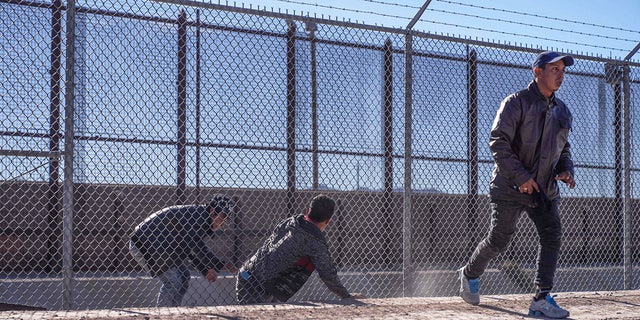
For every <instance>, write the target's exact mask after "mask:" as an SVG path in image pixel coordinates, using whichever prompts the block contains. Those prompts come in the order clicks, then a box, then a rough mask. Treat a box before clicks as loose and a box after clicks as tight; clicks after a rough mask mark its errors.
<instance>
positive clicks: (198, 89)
mask: <svg viewBox="0 0 640 320" xmlns="http://www.w3.org/2000/svg"><path fill="white" fill-rule="evenodd" d="M196 21H197V24H198V25H197V27H196V119H195V121H196V141H195V143H196V160H195V161H196V164H195V166H196V169H195V170H196V172H195V174H196V190H195V191H196V203H198V204H200V148H201V146H200V103H201V100H200V93H201V89H200V82H201V78H200V9H198V10H196Z"/></svg>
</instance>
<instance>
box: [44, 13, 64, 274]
mask: <svg viewBox="0 0 640 320" xmlns="http://www.w3.org/2000/svg"><path fill="white" fill-rule="evenodd" d="M61 60H62V1H61V0H55V1H54V3H53V12H52V13H51V70H50V74H51V86H50V90H51V92H50V95H49V101H50V106H49V152H51V153H52V154H53V153H56V152H60V104H61V103H60V102H61V101H60V91H61V82H60V81H61V79H60V78H61V71H60V69H61V64H62V61H61ZM47 198H48V200H49V201H48V202H47V212H48V216H47V219H48V221H47V223H48V228H49V236H48V239H47V256H46V258H45V261H44V263H45V264H46V265H44V270H45V271H46V272H50V271H53V270H58V271H59V270H60V265H59V262H57V261H56V256H57V252H58V250H59V249H58V248H57V243H58V236H59V233H57V232H56V229H57V228H58V219H59V216H60V203H61V199H60V158H59V157H49V189H48V194H47Z"/></svg>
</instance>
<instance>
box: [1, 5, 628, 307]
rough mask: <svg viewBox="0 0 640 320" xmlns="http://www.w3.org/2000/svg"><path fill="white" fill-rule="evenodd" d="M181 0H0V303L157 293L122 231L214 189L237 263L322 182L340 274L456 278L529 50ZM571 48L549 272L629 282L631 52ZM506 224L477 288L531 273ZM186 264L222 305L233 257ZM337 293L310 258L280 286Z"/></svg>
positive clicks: (227, 300)
mask: <svg viewBox="0 0 640 320" xmlns="http://www.w3.org/2000/svg"><path fill="white" fill-rule="evenodd" d="M175 2H176V3H173V4H172V3H168V2H153V1H136V2H124V1H122V2H114V1H105V2H103V1H89V0H87V1H75V2H74V1H69V2H67V3H63V2H61V1H60V0H54V1H53V2H32V1H15V0H3V1H0V21H1V22H0V29H1V30H2V34H3V37H2V40H0V43H1V48H2V55H1V58H0V70H2V71H1V72H0V80H1V82H0V83H1V84H0V100H1V101H2V104H3V106H4V107H3V108H2V110H1V111H0V114H1V117H0V119H1V126H0V141H1V145H2V147H1V148H0V166H1V168H2V170H0V189H1V192H0V197H1V207H0V261H1V263H2V264H1V265H2V270H0V302H2V303H11V304H24V305H28V306H33V307H42V308H46V309H97V308H119V307H145V306H153V305H155V299H156V295H157V292H158V288H159V286H160V282H159V280H157V279H155V278H151V277H149V275H148V274H147V273H145V272H144V271H143V270H142V269H141V268H140V267H139V266H138V265H137V263H135V261H133V259H132V257H131V256H130V255H129V252H128V241H129V234H130V233H131V231H132V230H133V228H134V227H135V226H136V225H138V224H139V223H140V222H141V221H143V220H144V219H145V217H146V216H148V215H149V214H151V213H152V212H154V211H157V210H159V209H161V208H164V207H167V206H171V205H176V204H206V203H208V201H209V200H210V197H211V196H212V195H213V194H215V193H225V194H227V195H229V196H231V197H233V198H234V200H235V201H236V203H237V204H238V211H239V212H240V214H239V216H238V217H236V218H235V219H234V220H233V221H230V223H228V225H227V226H226V228H224V230H221V231H219V232H218V233H217V234H216V235H215V237H212V238H211V239H210V240H209V242H208V245H210V248H211V249H212V250H213V251H215V252H216V253H217V254H218V255H219V256H220V257H221V258H224V259H226V260H229V261H233V262H234V263H235V264H236V265H238V266H239V265H240V264H241V263H242V262H243V261H245V260H246V259H247V258H248V257H250V256H251V254H252V253H253V252H254V251H255V250H256V249H257V248H258V247H259V246H260V245H261V243H262V241H264V239H265V238H266V237H267V236H268V234H269V233H270V232H271V230H272V229H273V227H274V226H275V225H276V223H277V222H278V221H280V220H281V219H283V218H285V217H288V216H291V215H294V214H298V213H302V212H303V211H304V209H305V207H306V205H307V204H308V202H309V200H310V199H311V198H312V197H313V196H315V195H317V194H319V193H325V194H328V195H329V196H331V197H333V198H334V199H336V200H337V202H338V212H337V214H336V216H335V218H334V219H333V221H332V223H331V225H330V226H329V228H328V229H327V231H326V235H327V238H328V240H329V244H330V248H331V253H332V256H333V258H334V260H335V262H336V264H337V266H338V268H339V272H340V276H341V278H342V280H343V282H344V283H345V285H346V286H347V288H348V289H349V290H351V291H354V292H362V293H363V294H365V295H367V296H369V297H398V296H452V295H456V294H457V275H456V273H455V270H456V269H457V268H459V267H460V266H462V265H463V264H464V263H465V262H466V260H467V259H468V257H469V256H470V254H471V252H472V251H473V249H474V248H475V245H476V244H477V242H478V241H479V240H480V239H482V237H483V236H484V234H485V233H486V231H487V229H488V222H489V206H488V205H489V203H488V198H487V196H486V194H487V192H488V186H489V180H490V178H491V170H492V167H493V162H492V157H491V154H490V151H489V149H488V140H489V139H488V135H489V131H490V127H491V124H492V121H493V117H494V115H495V112H496V110H497V107H498V106H499V105H500V102H501V100H502V99H503V98H504V97H506V96H507V95H508V94H510V93H512V92H515V91H517V90H520V89H521V88H524V87H525V86H526V85H527V84H528V83H529V82H530V81H531V80H532V72H531V69H530V63H531V61H532V60H533V59H534V57H535V55H536V54H537V53H538V52H539V51H541V50H539V49H531V48H525V47H514V46H506V45H500V44H495V43H485V42H480V41H471V40H462V39H456V38H449V37H444V36H436V35H430V34H424V33H420V32H414V31H406V30H394V29H388V28H382V27H373V26H367V25H359V24H353V23H346V22H338V21H333V20H326V19H316V18H310V17H301V16H293V15H285V14H280V13H272V12H265V11H258V10H251V9H238V8H231V7H225V6H221V5H216V4H206V3H199V2H188V1H175ZM178 2H180V3H178ZM574 57H575V58H576V64H575V65H574V66H572V67H570V68H568V69H567V70H568V72H567V75H566V77H565V83H564V84H563V86H562V88H561V89H560V90H559V92H558V96H559V97H560V98H561V99H562V100H563V101H565V103H566V104H567V105H568V106H569V108H570V109H571V110H572V113H573V116H574V127H573V130H572V132H571V135H570V141H571V143H572V147H573V158H574V162H575V163H576V166H577V168H576V180H577V183H578V186H577V187H576V189H573V190H569V189H567V188H565V187H562V190H561V193H562V195H563V202H562V206H561V211H562V219H563V226H564V238H563V239H564V240H563V248H562V254H561V261H560V264H559V270H558V275H557V284H556V287H555V289H554V290H555V291H592V290H621V289H633V288H638V287H639V281H640V280H638V279H639V274H638V263H639V260H640V248H638V245H637V243H638V241H639V240H640V239H639V234H638V232H635V230H638V215H637V212H638V208H637V206H638V201H637V199H638V197H639V196H640V195H639V194H638V192H639V191H638V190H637V189H634V188H633V182H634V181H635V180H636V179H637V176H638V170H639V168H638V166H637V161H636V159H637V157H638V156H639V155H640V153H639V152H638V151H637V149H636V148H634V146H635V144H636V143H635V141H637V139H639V137H640V134H637V133H636V132H637V130H638V129H637V128H635V127H636V126H635V122H636V121H635V118H636V117H635V113H636V112H637V111H636V109H637V107H638V106H640V101H639V100H640V98H639V97H638V94H637V92H639V91H640V68H639V67H640V65H638V64H637V63H633V62H628V61H618V60H610V59H602V58H595V57H590V56H582V55H576V56H574ZM519 229H520V231H519V232H518V233H517V234H516V236H515V237H514V239H513V241H512V244H511V246H510V248H509V249H508V251H507V252H505V253H504V254H503V255H502V256H500V257H499V258H497V259H495V260H494V261H493V262H492V263H491V265H490V266H489V269H488V270H487V274H486V275H485V276H484V278H483V279H484V280H483V289H482V290H483V294H508V293H526V292H531V291H532V289H533V288H532V285H533V284H532V278H533V270H534V267H535V257H536V249H537V236H536V234H535V229H534V228H533V226H532V224H531V223H530V222H529V220H528V219H526V218H522V219H521V220H520V222H519ZM192 274H193V275H194V276H193V277H192V279H191V285H190V288H189V291H188V292H187V296H186V297H185V300H184V301H183V304H185V305H223V304H234V303H235V293H234V285H235V278H234V275H233V274H230V273H225V272H222V273H220V275H219V279H218V281H216V282H215V283H214V284H209V283H208V282H206V280H204V279H203V278H202V277H200V276H198V272H193V273H192ZM333 298H334V296H333V295H332V294H331V293H330V292H329V291H328V290H327V289H326V288H325V287H324V286H323V285H322V284H321V282H320V281H319V279H318V278H317V277H315V276H314V277H312V279H311V280H310V281H309V283H308V284H307V285H306V286H305V287H304V288H303V289H302V290H301V291H300V292H299V293H298V294H297V295H296V296H294V298H293V300H296V301H299V300H307V299H312V300H318V299H333Z"/></svg>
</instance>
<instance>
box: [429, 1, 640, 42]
mask: <svg viewBox="0 0 640 320" xmlns="http://www.w3.org/2000/svg"><path fill="white" fill-rule="evenodd" d="M430 11H433V12H440V13H446V14H451V15H458V16H463V17H470V18H478V19H484V20H488V21H497V22H505V23H511V24H518V25H521V26H526V27H534V28H540V29H547V30H553V31H560V32H567V33H574V34H579V35H583V36H590V37H597V38H604V39H611V40H620V41H627V42H633V43H637V42H640V40H634V39H626V38H618V37H611V36H605V35H601V34H595V33H588V32H581V31H574V30H567V29H562V28H554V27H547V26H542V25H538V24H532V23H524V22H517V21H512V20H506V19H500V18H491V17H485V16H479V15H474V14H468V13H461V12H453V11H447V10H440V9H430Z"/></svg>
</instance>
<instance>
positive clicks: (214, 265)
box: [131, 205, 225, 277]
mask: <svg viewBox="0 0 640 320" xmlns="http://www.w3.org/2000/svg"><path fill="white" fill-rule="evenodd" d="M211 219H212V218H211V216H210V214H209V212H208V210H207V206H203V205H202V206H201V205H189V206H174V207H169V208H165V209H162V210H160V211H158V212H155V213H153V214H152V215H150V216H149V217H147V218H146V219H145V220H144V221H143V222H142V223H141V224H139V225H138V226H137V227H136V228H135V230H134V232H133V234H132V235H131V241H132V242H133V243H134V244H135V245H136V247H138V249H140V252H141V253H142V255H143V256H144V258H145V260H146V261H147V264H148V266H149V269H150V270H151V276H153V277H157V276H158V275H160V274H162V273H163V272H165V271H167V270H169V269H170V268H172V267H175V266H177V265H179V264H180V263H183V262H184V260H185V259H187V258H189V259H192V261H193V264H194V267H196V268H197V269H198V270H199V271H200V272H201V273H202V274H203V275H206V274H207V271H208V269H215V270H216V271H219V270H220V269H222V268H223V266H224V264H225V263H224V261H221V260H220V259H218V258H217V257H216V256H215V254H214V253H212V252H211V251H210V250H209V249H208V248H207V246H206V244H205V242H204V238H205V236H207V235H212V234H213V232H212V231H211V224H212V220H211Z"/></svg>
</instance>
